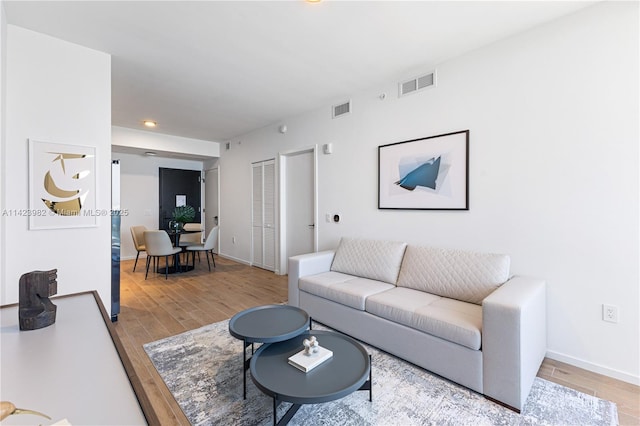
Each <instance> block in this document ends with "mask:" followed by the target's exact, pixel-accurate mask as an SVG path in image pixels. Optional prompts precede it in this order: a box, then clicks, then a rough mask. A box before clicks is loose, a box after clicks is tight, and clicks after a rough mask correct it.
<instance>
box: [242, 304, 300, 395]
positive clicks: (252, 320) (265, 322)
mask: <svg viewBox="0 0 640 426" xmlns="http://www.w3.org/2000/svg"><path fill="white" fill-rule="evenodd" d="M307 329H311V318H310V317H309V314H307V313H306V312H305V311H303V310H302V309H300V308H298V307H296V306H289V305H264V306H256V307H254V308H249V309H246V310H244V311H241V312H238V313H237V314H235V315H234V316H233V317H232V318H231V319H230V320H229V333H231V335H232V336H233V337H235V338H236V339H240V340H242V342H243V343H242V345H243V346H242V357H243V362H242V365H243V372H242V375H243V398H244V399H246V398H247V374H246V372H247V370H248V369H249V365H250V364H249V363H250V361H251V358H249V359H247V347H248V346H249V345H251V354H252V355H253V343H274V342H281V341H283V340H288V339H291V338H293V337H296V336H298V335H299V334H301V333H303V332H304V331H306V330H307Z"/></svg>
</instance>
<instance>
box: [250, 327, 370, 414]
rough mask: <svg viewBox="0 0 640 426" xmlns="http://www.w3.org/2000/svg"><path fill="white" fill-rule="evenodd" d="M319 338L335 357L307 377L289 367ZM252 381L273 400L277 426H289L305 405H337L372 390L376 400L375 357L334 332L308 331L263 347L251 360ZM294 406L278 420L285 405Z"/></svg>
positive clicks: (352, 340)
mask: <svg viewBox="0 0 640 426" xmlns="http://www.w3.org/2000/svg"><path fill="white" fill-rule="evenodd" d="M309 336H316V338H317V339H318V343H319V344H320V346H322V347H325V348H327V349H330V350H331V351H333V356H332V357H331V358H329V359H328V360H326V361H324V362H323V363H322V364H320V365H318V366H317V367H315V368H314V369H313V370H311V371H309V372H308V373H305V372H303V371H300V370H298V369H297V368H295V367H293V366H292V365H289V363H288V359H289V357H290V356H291V355H293V354H295V353H297V352H299V351H300V350H302V348H303V345H302V342H303V340H304V339H305V338H308V337H309ZM251 380H253V382H254V383H255V384H256V386H257V387H258V388H259V389H260V390H261V391H262V392H264V393H265V394H267V395H269V396H270V397H272V398H273V424H274V425H286V424H287V423H288V422H289V420H291V418H292V417H293V416H294V415H295V413H296V412H297V411H298V409H299V408H300V406H301V405H302V404H319V403H323V402H329V401H334V400H336V399H340V398H344V397H345V396H347V395H349V394H351V393H353V392H355V391H357V390H368V391H369V401H371V400H372V398H373V395H372V385H371V384H372V381H371V356H370V355H369V354H367V351H366V349H365V348H364V347H363V346H362V345H361V344H360V343H358V342H357V341H355V340H354V339H352V338H351V337H348V336H345V335H343V334H339V333H335V332H332V331H317V330H314V331H311V330H310V331H308V332H306V333H302V334H301V335H299V336H297V337H294V338H292V339H289V340H287V341H284V342H279V343H272V344H270V345H263V346H262V347H261V348H260V349H258V350H257V351H256V353H255V355H254V356H253V357H252V358H251ZM283 401H286V402H291V403H292V404H293V405H292V406H291V407H290V408H289V410H288V411H287V412H286V413H285V414H284V415H283V416H282V418H281V419H280V421H278V420H277V414H276V410H277V408H278V405H280V403H281V402H283Z"/></svg>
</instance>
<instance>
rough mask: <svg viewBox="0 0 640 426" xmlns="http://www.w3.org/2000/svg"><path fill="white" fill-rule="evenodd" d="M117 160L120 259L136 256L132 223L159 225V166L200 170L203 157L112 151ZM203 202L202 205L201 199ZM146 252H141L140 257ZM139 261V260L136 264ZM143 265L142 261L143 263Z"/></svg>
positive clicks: (155, 226)
mask: <svg viewBox="0 0 640 426" xmlns="http://www.w3.org/2000/svg"><path fill="white" fill-rule="evenodd" d="M113 159H114V160H118V159H119V160H120V186H121V188H120V197H121V198H120V200H121V208H122V211H123V212H124V215H123V216H122V222H121V228H120V230H121V232H120V237H121V247H120V257H121V259H135V257H136V249H135V248H134V246H133V240H132V238H131V227H132V226H135V225H144V226H146V227H147V228H149V229H158V227H159V224H158V215H159V204H160V196H159V188H158V184H159V182H158V176H159V171H158V169H159V168H160V167H167V168H172V169H184V170H200V171H202V161H192V160H178V159H171V158H163V157H148V156H144V155H136V154H123V153H117V152H114V153H113ZM202 205H203V206H204V200H203V203H202ZM144 257H145V254H144V253H141V254H140V258H144ZM139 265H140V262H138V266H139ZM143 265H144V264H143ZM137 270H138V269H137V268H136V271H137Z"/></svg>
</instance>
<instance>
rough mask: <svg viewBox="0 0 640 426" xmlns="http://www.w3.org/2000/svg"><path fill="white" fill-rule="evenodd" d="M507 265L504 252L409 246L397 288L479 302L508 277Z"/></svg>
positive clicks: (506, 257) (508, 263)
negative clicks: (493, 252)
mask: <svg viewBox="0 0 640 426" xmlns="http://www.w3.org/2000/svg"><path fill="white" fill-rule="evenodd" d="M509 265H510V258H509V256H507V255H504V254H492V253H475V252H469V251H462V250H446V249H437V248H431V247H417V246H409V247H407V250H406V252H405V255H404V261H403V263H402V269H401V271H400V276H399V278H398V287H408V288H412V289H415V290H420V291H424V292H427V293H431V294H435V295H438V296H442V297H448V298H451V299H456V300H461V301H463V302H469V303H475V304H476V305H480V304H482V300H483V299H484V298H485V297H487V296H488V295H489V294H491V293H492V292H493V291H494V290H495V289H497V288H498V287H499V286H500V285H501V284H503V283H504V282H505V281H507V280H508V279H509Z"/></svg>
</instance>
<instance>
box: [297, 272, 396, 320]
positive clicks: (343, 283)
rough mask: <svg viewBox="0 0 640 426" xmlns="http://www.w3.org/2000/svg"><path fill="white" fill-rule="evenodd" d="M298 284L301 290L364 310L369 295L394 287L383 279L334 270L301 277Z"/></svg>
mask: <svg viewBox="0 0 640 426" xmlns="http://www.w3.org/2000/svg"><path fill="white" fill-rule="evenodd" d="M298 286H299V288H300V290H301V291H305V292H307V293H311V294H313V295H316V296H319V297H322V298H324V299H328V300H331V301H333V302H337V303H340V304H342V305H346V306H349V307H351V308H354V309H359V310H361V311H364V306H365V300H366V299H367V297H369V296H371V295H373V294H376V293H380V292H382V291H386V290H389V289H391V288H394V286H393V285H391V284H387V283H383V282H381V281H376V280H370V279H367V278H360V277H354V276H353V275H348V274H343V273H341V272H332V271H330V272H323V273H322V274H317V275H310V276H306V277H301V278H300V280H299V282H298Z"/></svg>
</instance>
